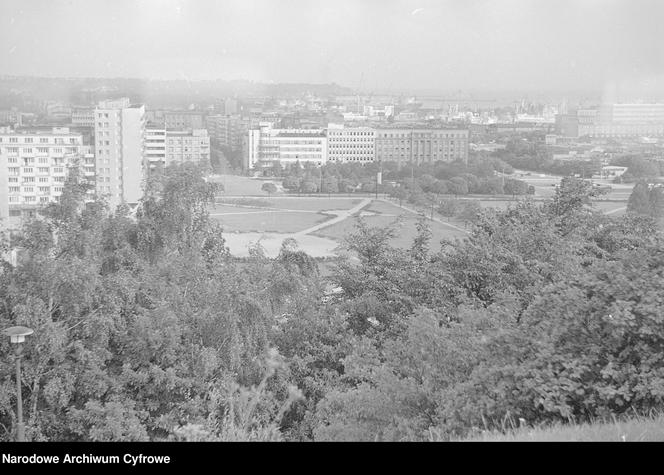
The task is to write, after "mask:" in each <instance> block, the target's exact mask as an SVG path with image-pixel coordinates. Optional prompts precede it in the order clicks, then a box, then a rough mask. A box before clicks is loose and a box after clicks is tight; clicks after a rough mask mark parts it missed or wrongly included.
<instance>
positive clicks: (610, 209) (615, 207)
mask: <svg viewBox="0 0 664 475" xmlns="http://www.w3.org/2000/svg"><path fill="white" fill-rule="evenodd" d="M626 207H627V202H625V201H593V209H595V210H597V211H601V212H602V213H608V214H609V215H611V216H620V215H621V214H625V211H626Z"/></svg>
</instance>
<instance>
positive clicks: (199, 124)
mask: <svg viewBox="0 0 664 475" xmlns="http://www.w3.org/2000/svg"><path fill="white" fill-rule="evenodd" d="M164 126H165V127H166V128H167V129H177V130H194V129H203V128H205V116H204V114H202V113H200V112H184V111H165V112H164Z"/></svg>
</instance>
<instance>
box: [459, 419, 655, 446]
mask: <svg viewBox="0 0 664 475" xmlns="http://www.w3.org/2000/svg"><path fill="white" fill-rule="evenodd" d="M464 440H465V441H470V442H662V441H664V415H658V416H654V417H645V416H638V417H634V418H630V419H625V420H622V421H620V420H616V421H614V422H593V423H585V424H556V425H553V426H549V427H530V428H529V427H523V428H519V429H515V430H512V431H508V432H507V433H506V434H501V433H485V434H481V435H479V436H476V437H472V438H469V439H464Z"/></svg>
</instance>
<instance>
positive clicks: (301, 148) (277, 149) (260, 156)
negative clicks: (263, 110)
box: [245, 122, 327, 169]
mask: <svg viewBox="0 0 664 475" xmlns="http://www.w3.org/2000/svg"><path fill="white" fill-rule="evenodd" d="M272 126H273V124H272V123H270V122H261V123H260V125H259V126H258V127H257V128H254V129H251V130H249V134H248V142H247V150H246V155H245V165H246V167H247V169H251V168H254V167H256V168H271V167H273V166H274V165H275V164H276V163H277V162H279V163H280V164H281V166H287V165H289V164H294V163H297V162H299V163H300V164H302V165H304V164H305V163H312V164H314V165H318V166H320V165H323V164H324V163H325V162H327V137H326V135H325V131H324V130H323V129H274V128H272Z"/></svg>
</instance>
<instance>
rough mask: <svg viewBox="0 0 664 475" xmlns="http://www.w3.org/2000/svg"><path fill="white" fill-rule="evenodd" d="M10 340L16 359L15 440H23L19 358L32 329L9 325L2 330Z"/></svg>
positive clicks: (21, 356) (23, 428)
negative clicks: (14, 347) (14, 348)
mask: <svg viewBox="0 0 664 475" xmlns="http://www.w3.org/2000/svg"><path fill="white" fill-rule="evenodd" d="M3 333H4V334H5V335H7V336H8V337H9V339H10V341H11V342H12V343H13V344H15V345H16V350H14V359H15V360H16V418H17V420H18V423H17V426H16V441H17V442H23V441H25V427H24V426H23V395H22V394H21V358H23V344H22V343H23V342H24V341H25V337H26V336H28V335H32V333H33V330H32V329H31V328H28V327H10V328H7V329H6V330H4V331H3Z"/></svg>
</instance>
